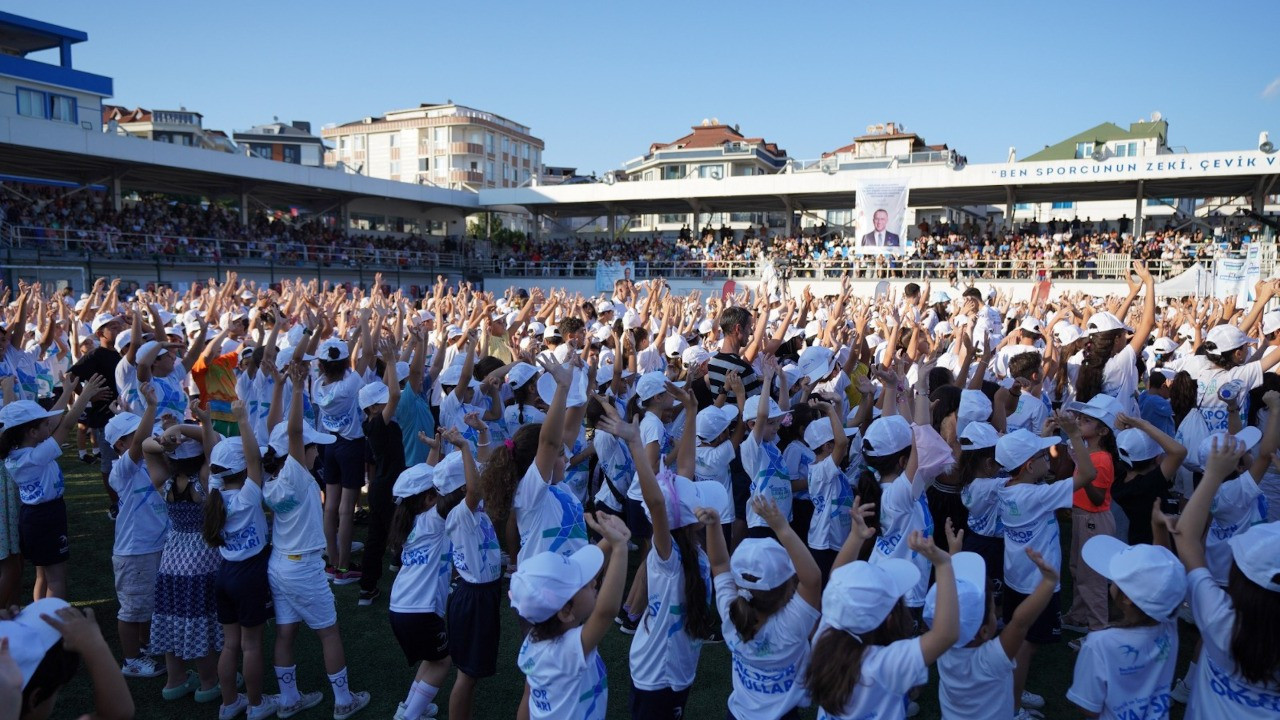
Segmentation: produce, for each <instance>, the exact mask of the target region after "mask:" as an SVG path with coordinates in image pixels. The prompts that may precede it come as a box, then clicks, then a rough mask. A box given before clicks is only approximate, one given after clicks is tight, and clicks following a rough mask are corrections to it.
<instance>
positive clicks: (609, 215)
mask: <svg viewBox="0 0 1280 720" xmlns="http://www.w3.org/2000/svg"><path fill="white" fill-rule="evenodd" d="M605 208H606V210H605V212H606V215H605V227H606V228H608V230H609V242H613V241H614V239H615V238H617V237H618V214H617V213H616V212H614V207H613V205H606V206H605Z"/></svg>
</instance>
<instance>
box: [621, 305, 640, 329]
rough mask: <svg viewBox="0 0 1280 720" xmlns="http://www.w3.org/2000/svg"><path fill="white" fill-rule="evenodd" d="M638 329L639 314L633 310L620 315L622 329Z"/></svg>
mask: <svg viewBox="0 0 1280 720" xmlns="http://www.w3.org/2000/svg"><path fill="white" fill-rule="evenodd" d="M638 327H640V314H639V313H637V312H636V311H635V310H627V311H626V312H625V313H623V314H622V329H624V330H633V329H635V328H638Z"/></svg>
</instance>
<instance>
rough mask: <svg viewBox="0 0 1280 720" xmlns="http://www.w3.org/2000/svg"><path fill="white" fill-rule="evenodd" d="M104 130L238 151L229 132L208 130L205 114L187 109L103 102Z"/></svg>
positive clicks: (192, 145) (145, 138)
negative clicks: (131, 105)
mask: <svg viewBox="0 0 1280 720" xmlns="http://www.w3.org/2000/svg"><path fill="white" fill-rule="evenodd" d="M102 130H103V132H108V133H116V134H118V135H129V136H131V137H137V138H142V139H144V140H153V141H155V142H164V143H171V144H173V145H185V146H187V147H197V148H203V149H205V150H216V151H218V152H228V153H233V152H236V144H235V143H234V142H232V141H231V138H230V137H228V136H227V134H226V133H225V132H223V131H221V130H209V129H206V128H205V127H204V116H203V115H201V114H200V113H198V112H195V111H192V110H188V109H186V108H178V109H177V110H147V109H145V108H141V107H137V108H133V109H132V110H130V109H129V108H127V107H123V106H120V105H103V106H102Z"/></svg>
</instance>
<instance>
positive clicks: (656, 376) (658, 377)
mask: <svg viewBox="0 0 1280 720" xmlns="http://www.w3.org/2000/svg"><path fill="white" fill-rule="evenodd" d="M666 391H667V376H666V375H664V374H662V373H660V372H657V371H655V372H647V373H645V374H643V375H641V376H640V379H639V380H638V381H636V397H638V398H640V402H645V401H646V400H649V399H651V398H653V397H656V396H658V395H660V394H662V393H664V392H666Z"/></svg>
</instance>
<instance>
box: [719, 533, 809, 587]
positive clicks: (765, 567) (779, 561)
mask: <svg viewBox="0 0 1280 720" xmlns="http://www.w3.org/2000/svg"><path fill="white" fill-rule="evenodd" d="M729 569H730V570H732V571H733V581H734V583H735V584H736V585H737V586H738V587H740V588H743V589H745V590H772V589H774V588H776V587H778V586H779V585H781V584H782V583H784V582H786V581H788V580H790V579H791V576H792V575H795V574H796V567H795V565H793V564H792V563H791V557H790V556H789V555H787V551H786V550H785V549H783V547H782V546H781V545H779V544H778V541H777V540H774V539H773V538H751V537H749V538H746V539H745V540H743V541H742V542H740V543H738V547H737V549H735V550H734V551H733V557H731V558H730V559H729Z"/></svg>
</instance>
